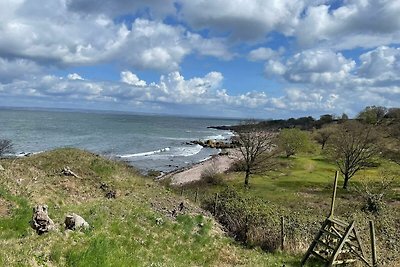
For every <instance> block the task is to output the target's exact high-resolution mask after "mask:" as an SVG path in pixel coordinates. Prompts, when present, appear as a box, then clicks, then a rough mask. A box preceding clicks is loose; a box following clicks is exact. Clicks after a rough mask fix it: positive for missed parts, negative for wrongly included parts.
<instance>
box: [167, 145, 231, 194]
mask: <svg viewBox="0 0 400 267" xmlns="http://www.w3.org/2000/svg"><path fill="white" fill-rule="evenodd" d="M227 151H228V154H227V155H225V154H224V155H215V156H212V157H211V158H210V159H208V160H205V161H203V162H200V163H197V164H194V165H192V166H190V167H188V168H186V169H183V170H178V171H175V172H172V173H169V174H166V175H165V176H163V177H161V178H160V180H163V179H167V178H170V179H171V185H175V186H178V185H183V184H187V183H191V182H195V181H199V180H201V174H202V173H203V172H204V171H205V170H207V169H211V168H214V169H215V170H216V172H217V173H223V172H226V171H227V170H228V169H229V168H230V166H231V165H232V163H233V162H234V161H235V160H237V159H238V153H237V151H235V150H234V149H229V150H227Z"/></svg>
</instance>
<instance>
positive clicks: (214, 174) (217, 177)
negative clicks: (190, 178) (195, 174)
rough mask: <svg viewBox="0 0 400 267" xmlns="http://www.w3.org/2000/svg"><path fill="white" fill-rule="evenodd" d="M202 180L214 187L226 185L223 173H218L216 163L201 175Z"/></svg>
mask: <svg viewBox="0 0 400 267" xmlns="http://www.w3.org/2000/svg"><path fill="white" fill-rule="evenodd" d="M201 180H202V181H204V182H205V183H207V184H213V185H221V184H223V183H224V180H223V176H222V174H221V173H218V167H217V165H216V164H215V162H212V164H211V165H210V166H209V167H208V168H206V169H205V170H204V171H203V172H202V173H201Z"/></svg>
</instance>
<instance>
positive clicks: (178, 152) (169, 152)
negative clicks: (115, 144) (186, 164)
mask: <svg viewBox="0 0 400 267" xmlns="http://www.w3.org/2000/svg"><path fill="white" fill-rule="evenodd" d="M202 149H203V147H202V146H200V145H194V146H182V147H173V148H169V147H166V148H163V149H159V150H154V151H148V152H141V153H135V154H125V155H118V156H117V157H119V158H136V157H149V156H154V157H160V156H162V157H190V156H194V155H196V154H198V153H199V152H200V151H201V150H202Z"/></svg>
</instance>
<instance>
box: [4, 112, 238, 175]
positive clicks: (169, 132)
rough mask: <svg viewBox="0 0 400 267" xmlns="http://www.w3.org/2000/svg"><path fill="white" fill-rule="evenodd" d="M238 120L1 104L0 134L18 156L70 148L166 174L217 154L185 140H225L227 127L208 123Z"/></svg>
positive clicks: (224, 123)
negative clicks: (34, 107) (39, 108)
mask: <svg viewBox="0 0 400 267" xmlns="http://www.w3.org/2000/svg"><path fill="white" fill-rule="evenodd" d="M237 123H239V120H235V119H219V118H191V117H184V116H167V115H147V114H132V113H122V112H106V111H82V110H80V111H78V110H76V111H72V110H35V109H33V110H27V109H13V108H3V109H0V139H10V140H11V141H12V142H13V148H14V153H15V155H16V156H19V157H22V156H29V155H31V154H35V153H40V152H43V151H48V150H51V149H55V148H61V147H74V148H80V149H85V150H88V151H90V152H93V153H96V154H100V155H103V156H105V157H109V158H112V159H116V160H122V161H125V162H127V163H128V164H130V165H132V166H134V167H136V168H137V169H139V170H140V171H142V172H144V173H146V172H148V171H149V170H156V171H161V172H164V173H165V172H170V171H174V170H176V169H179V168H184V167H186V166H189V165H192V164H195V163H197V162H201V161H204V160H206V159H208V158H209V157H210V156H212V155H214V154H217V153H219V152H220V151H219V150H218V149H212V148H203V147H202V146H200V145H194V144H190V142H191V141H195V140H208V139H215V140H228V139H229V138H230V137H231V136H232V135H233V133H232V132H230V131H224V130H216V129H210V128H207V127H208V126H220V125H234V124H237Z"/></svg>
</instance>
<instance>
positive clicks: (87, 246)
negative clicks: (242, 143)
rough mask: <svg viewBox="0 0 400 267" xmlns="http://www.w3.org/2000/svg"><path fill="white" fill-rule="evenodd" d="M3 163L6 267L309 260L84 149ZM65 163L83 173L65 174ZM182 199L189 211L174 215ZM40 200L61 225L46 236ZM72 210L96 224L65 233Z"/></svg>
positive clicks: (0, 215) (1, 232) (2, 260)
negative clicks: (36, 224)
mask: <svg viewBox="0 0 400 267" xmlns="http://www.w3.org/2000/svg"><path fill="white" fill-rule="evenodd" d="M0 164H1V165H2V166H3V167H4V169H5V171H2V172H0V266H283V265H285V266H297V265H298V262H299V260H300V259H301V254H297V253H294V254H293V253H288V252H286V253H282V252H276V253H265V252H263V251H261V250H260V249H259V248H253V249H248V248H245V247H243V246H242V245H240V244H239V243H237V242H235V241H234V240H233V239H232V238H230V237H228V236H227V235H226V234H225V233H224V232H223V231H222V230H221V227H220V226H219V225H218V224H217V223H216V222H215V221H214V220H213V218H212V217H211V216H210V215H209V214H208V213H206V212H204V211H203V210H201V209H200V208H199V207H198V206H197V205H195V204H193V203H191V202H190V201H188V200H187V199H185V198H184V197H181V196H178V195H176V194H174V192H172V191H171V190H170V189H168V188H165V187H163V186H161V185H159V184H157V183H154V182H153V181H152V180H151V179H148V178H144V177H141V176H140V175H139V174H138V173H137V172H136V171H135V170H134V169H132V168H130V167H129V166H126V165H125V164H122V163H118V162H114V161H109V160H106V159H104V158H102V157H99V156H96V155H93V154H90V153H87V152H84V151H80V150H76V149H58V150H55V151H50V152H46V153H42V154H38V155H34V156H31V157H27V158H22V159H4V160H1V161H0ZM65 166H69V167H70V168H71V170H73V171H74V172H75V173H76V174H77V175H78V176H79V177H78V178H75V177H72V176H64V175H61V174H60V171H61V169H62V168H64V167H65ZM256 179H258V178H256ZM256 179H254V181H256ZM260 179H261V177H260ZM102 184H107V186H108V188H112V189H113V190H116V192H117V197H116V199H107V198H105V192H104V191H103V190H102V189H101V188H100V186H101V185H102ZM254 188H255V187H254ZM259 193H260V194H262V193H261V191H260V192H259ZM181 202H184V205H185V209H184V211H183V212H178V213H177V216H175V217H174V216H172V215H171V211H172V210H174V209H177V207H178V206H179V204H180V203H181ZM37 203H45V204H47V205H48V206H49V216H50V217H51V218H52V219H53V221H54V222H55V223H56V225H57V228H58V230H56V231H54V232H50V233H47V234H43V235H40V236H39V235H37V234H36V233H35V232H34V230H33V229H31V228H30V226H29V221H30V219H31V212H32V206H34V205H35V204H37ZM72 212H74V213H77V214H80V215H81V216H82V217H84V218H85V219H86V220H87V221H88V222H89V224H90V225H91V228H90V230H87V231H84V232H71V231H65V230H64V227H63V221H64V218H65V215H66V214H68V213H72ZM308 266H318V264H317V263H310V265H308Z"/></svg>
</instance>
